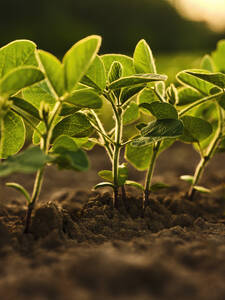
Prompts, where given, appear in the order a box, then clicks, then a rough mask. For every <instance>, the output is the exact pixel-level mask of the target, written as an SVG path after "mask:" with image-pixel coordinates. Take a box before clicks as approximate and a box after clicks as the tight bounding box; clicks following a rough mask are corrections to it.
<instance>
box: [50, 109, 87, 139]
mask: <svg viewBox="0 0 225 300" xmlns="http://www.w3.org/2000/svg"><path fill="white" fill-rule="evenodd" d="M91 131H92V126H91V124H90V122H89V121H88V119H87V117H86V116H85V115H84V114H82V113H80V112H77V113H75V114H73V115H71V116H69V117H65V118H64V119H62V120H61V121H59V123H57V124H56V126H55V128H54V130H53V134H52V140H55V139H56V138H57V137H58V136H60V135H62V134H63V135H68V136H71V137H86V136H89V135H90V133H91Z"/></svg>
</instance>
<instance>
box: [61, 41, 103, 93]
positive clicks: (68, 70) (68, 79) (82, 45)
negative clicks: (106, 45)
mask: <svg viewBox="0 0 225 300" xmlns="http://www.w3.org/2000/svg"><path fill="white" fill-rule="evenodd" d="M100 44H101V38H100V37H99V36H89V37H87V38H84V39H83V40H81V41H79V42H77V43H76V44H75V45H74V46H73V47H72V48H71V49H70V50H69V51H68V52H67V53H66V55H65V56H64V58H63V64H64V80H65V88H66V90H67V91H68V92H72V91H73V90H74V89H75V87H76V85H77V84H78V82H79V81H80V80H81V79H82V77H83V76H84V75H85V73H86V72H87V70H88V68H89V67H90V66H91V63H92V62H93V61H94V59H95V57H96V55H97V52H98V50H99V48H100Z"/></svg>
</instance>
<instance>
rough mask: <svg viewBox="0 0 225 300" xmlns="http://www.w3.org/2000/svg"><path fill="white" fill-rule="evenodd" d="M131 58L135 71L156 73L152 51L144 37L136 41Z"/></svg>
mask: <svg viewBox="0 0 225 300" xmlns="http://www.w3.org/2000/svg"><path fill="white" fill-rule="evenodd" d="M133 59H134V67H135V70H136V72H137V73H156V66H155V61H154V58H153V55H152V51H151V49H150V47H149V45H148V44H147V42H146V41H145V40H144V39H142V40H140V41H139V42H138V44H137V46H136V48H135V50H134V55H133Z"/></svg>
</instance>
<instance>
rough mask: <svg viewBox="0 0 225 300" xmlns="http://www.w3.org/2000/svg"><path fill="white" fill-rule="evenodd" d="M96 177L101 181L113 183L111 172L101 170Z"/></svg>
mask: <svg viewBox="0 0 225 300" xmlns="http://www.w3.org/2000/svg"><path fill="white" fill-rule="evenodd" d="M98 175H99V176H100V177H101V178H103V179H106V180H108V181H110V182H113V175H112V171H110V170H101V171H99V172H98Z"/></svg>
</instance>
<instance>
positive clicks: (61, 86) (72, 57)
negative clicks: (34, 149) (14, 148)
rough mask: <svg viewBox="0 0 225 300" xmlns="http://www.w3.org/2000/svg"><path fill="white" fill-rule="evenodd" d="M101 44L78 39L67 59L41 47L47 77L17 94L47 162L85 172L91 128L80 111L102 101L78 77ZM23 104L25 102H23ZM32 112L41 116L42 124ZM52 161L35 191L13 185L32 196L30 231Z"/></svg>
mask: <svg viewBox="0 0 225 300" xmlns="http://www.w3.org/2000/svg"><path fill="white" fill-rule="evenodd" d="M100 43H101V38H100V37H99V36H90V37H87V38H85V39H83V40H81V41H79V42H78V43H76V44H75V45H74V46H73V47H72V48H71V49H70V50H69V51H68V52H67V53H66V54H65V56H64V58H63V62H62V63H61V62H60V61H59V60H58V59H57V58H56V57H55V56H53V55H52V54H50V53H47V52H45V51H42V50H38V51H36V57H37V60H38V64H39V68H40V69H41V71H42V73H43V74H44V75H45V79H44V80H42V81H40V82H38V83H36V84H34V85H32V86H30V87H27V88H25V89H23V90H22V91H21V93H20V95H18V97H17V99H16V101H17V103H19V104H18V106H19V110H18V113H20V116H21V117H22V118H23V119H25V120H26V121H28V123H29V124H30V125H31V127H32V128H33V130H34V135H33V143H34V144H39V145H40V149H41V150H42V151H43V153H44V154H45V156H46V157H48V160H47V161H48V162H49V161H50V162H51V163H52V164H56V165H58V167H59V168H61V169H62V168H66V169H73V170H76V171H84V170H86V169H87V168H88V166H89V163H88V159H87V156H86V154H85V152H84V151H83V150H81V149H80V148H81V147H82V145H83V144H84V143H85V142H86V140H87V139H83V138H84V137H87V136H88V135H89V134H90V133H91V129H92V127H91V124H90V123H89V121H88V120H87V118H86V117H85V115H84V114H83V113H81V112H78V111H79V110H80V109H82V108H99V107H101V105H102V100H101V98H100V97H99V95H98V94H97V93H95V92H94V91H93V89H89V88H82V89H81V88H80V86H79V81H80V80H81V78H82V77H83V76H84V75H85V73H86V71H87V70H88V68H89V66H90V65H91V63H92V62H93V60H94V59H95V57H96V55H97V52H98V50H99V47H100ZM39 72H40V71H39ZM42 73H41V74H42ZM18 80H20V78H19V79H18ZM21 103H24V105H23V106H21V105H20V104H21ZM27 115H30V116H32V117H33V118H36V119H37V120H38V121H39V124H38V125H37V124H36V123H34V122H33V119H31V118H28V117H27ZM47 161H45V163H44V164H43V165H42V166H41V167H40V168H39V169H38V171H37V174H36V178H35V182H34V187H33V191H32V194H31V195H29V193H28V192H27V191H26V190H25V189H24V188H18V186H19V185H18V184H15V183H11V184H10V185H11V186H12V187H15V188H17V189H19V190H20V191H23V194H24V195H26V198H27V200H28V210H27V216H26V224H25V230H24V231H25V232H28V231H29V227H30V221H31V214H32V211H33V209H34V207H35V204H36V202H37V200H38V198H39V195H40V192H41V187H42V182H43V175H44V169H45V165H46V163H47Z"/></svg>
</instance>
